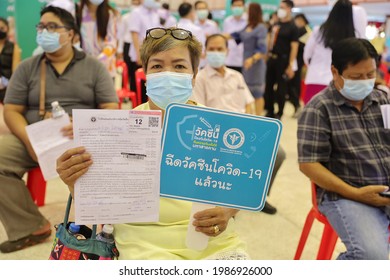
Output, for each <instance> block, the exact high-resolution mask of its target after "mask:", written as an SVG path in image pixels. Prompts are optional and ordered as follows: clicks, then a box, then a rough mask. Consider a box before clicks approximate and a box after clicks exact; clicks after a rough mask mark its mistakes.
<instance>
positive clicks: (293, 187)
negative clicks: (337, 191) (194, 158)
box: [0, 104, 344, 260]
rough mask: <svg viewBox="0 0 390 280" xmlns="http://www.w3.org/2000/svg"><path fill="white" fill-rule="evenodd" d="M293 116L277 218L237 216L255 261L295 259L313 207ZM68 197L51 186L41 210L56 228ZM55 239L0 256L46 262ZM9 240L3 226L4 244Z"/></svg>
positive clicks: (274, 199)
mask: <svg viewBox="0 0 390 280" xmlns="http://www.w3.org/2000/svg"><path fill="white" fill-rule="evenodd" d="M292 115H293V107H292V106H291V105H290V104H287V105H286V109H285V115H284V116H283V118H282V122H283V125H284V126H283V133H282V138H281V145H282V146H283V148H284V149H285V151H286V153H287V158H286V160H285V162H284V163H283V165H282V167H281V169H280V171H279V173H278V175H277V177H276V179H275V181H274V185H273V187H272V191H271V194H270V197H269V202H270V203H271V204H272V205H274V206H276V207H277V209H278V212H277V213H276V214H275V215H268V214H264V213H258V212H248V211H241V212H240V213H239V214H238V216H237V224H238V230H239V232H240V234H241V236H242V238H243V239H244V240H245V241H247V243H248V251H249V254H250V255H251V257H252V259H256V260H291V259H293V257H294V254H295V250H296V247H297V244H298V239H299V237H300V234H301V231H302V227H303V223H304V221H305V218H306V215H307V213H308V211H309V209H310V207H311V194H310V182H309V180H308V179H307V178H306V177H305V176H304V175H303V174H302V173H301V172H300V171H299V169H298V163H297V150H296V142H297V141H296V129H297V120H296V119H294V118H292ZM67 197H68V189H67V187H66V186H65V185H64V184H63V183H62V182H61V181H60V180H57V179H56V180H52V181H50V182H49V183H48V187H47V196H46V204H45V206H43V207H41V208H40V210H41V211H42V213H43V214H44V215H45V216H46V217H47V218H48V219H49V220H50V222H51V223H52V225H54V224H57V223H60V222H61V221H62V219H63V212H64V210H65V204H66V201H67ZM322 229H323V226H322V224H320V223H318V222H314V225H313V228H312V231H311V233H310V236H309V239H308V241H307V244H306V247H305V249H304V252H303V254H302V259H306V260H310V259H315V257H316V253H317V250H318V246H319V242H320V237H321V233H322ZM53 238H54V232H53V233H52V238H50V239H48V241H47V242H45V243H42V244H40V245H36V246H33V247H31V248H27V249H24V250H21V251H18V252H15V253H10V254H1V253H0V259H7V260H16V259H21V260H45V259H47V258H48V256H49V253H50V249H51V243H52V240H53ZM6 239H7V238H6V235H5V232H4V230H3V228H2V226H1V225H0V242H3V241H5V240H6ZM343 250H344V246H343V245H342V244H341V243H340V241H338V243H337V245H336V249H335V252H334V254H333V258H335V257H336V256H337V254H338V253H339V252H341V251H343Z"/></svg>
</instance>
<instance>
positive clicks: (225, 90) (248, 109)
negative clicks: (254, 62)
mask: <svg viewBox="0 0 390 280" xmlns="http://www.w3.org/2000/svg"><path fill="white" fill-rule="evenodd" d="M227 53H228V46H227V41H226V39H225V37H223V35H221V34H214V35H211V36H210V37H208V39H207V41H206V61H207V64H206V66H205V67H204V68H203V69H202V70H200V71H199V73H198V75H197V76H196V81H195V87H194V91H193V92H194V93H193V98H194V101H196V102H199V103H200V104H203V105H205V106H208V107H213V108H217V109H223V110H229V111H233V112H238V113H248V114H251V113H253V108H252V107H253V105H254V103H253V102H254V98H253V96H252V94H251V92H250V91H249V89H248V86H247V85H246V83H245V80H244V77H243V76H242V74H241V73H239V72H237V71H236V70H233V69H230V68H227V67H226V66H225V59H226V55H227Z"/></svg>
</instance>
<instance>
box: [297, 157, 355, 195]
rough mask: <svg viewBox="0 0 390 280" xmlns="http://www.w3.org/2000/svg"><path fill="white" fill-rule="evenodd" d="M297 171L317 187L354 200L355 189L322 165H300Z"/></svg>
mask: <svg viewBox="0 0 390 280" xmlns="http://www.w3.org/2000/svg"><path fill="white" fill-rule="evenodd" d="M299 169H300V170H301V172H302V173H304V174H305V175H306V176H307V177H309V178H310V180H311V181H313V182H314V183H315V184H316V185H317V186H319V187H321V188H323V189H325V190H327V191H331V192H335V193H338V194H340V195H341V196H343V197H345V198H349V199H353V200H355V198H356V190H357V188H356V187H353V186H351V185H349V184H347V183H346V182H344V181H343V180H341V179H340V178H339V177H337V176H336V175H335V174H334V173H332V172H331V171H330V170H329V169H327V168H326V167H324V166H323V165H322V164H320V163H318V162H313V163H300V164H299Z"/></svg>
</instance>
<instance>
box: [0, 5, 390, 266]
mask: <svg viewBox="0 0 390 280" xmlns="http://www.w3.org/2000/svg"><path fill="white" fill-rule="evenodd" d="M65 4H66V5H65ZM246 4H247V3H245V1H244V0H232V1H231V11H232V14H231V15H230V16H228V17H226V18H225V19H224V21H223V23H222V24H221V25H219V24H217V23H216V22H215V21H213V20H212V13H211V11H210V9H209V6H208V3H207V1H197V2H196V3H195V4H194V5H192V4H190V3H187V2H183V3H182V4H180V5H179V7H178V10H177V12H178V17H177V18H176V17H174V16H173V15H172V11H171V10H170V7H169V5H168V4H166V3H163V4H162V3H160V1H158V0H133V1H132V5H131V11H129V12H128V13H126V14H124V15H122V16H121V15H120V14H119V13H118V12H117V11H116V10H115V9H114V8H113V7H112V6H111V5H110V4H109V1H108V0H81V1H79V3H78V4H74V3H73V1H70V0H62V1H59V0H55V1H53V2H50V3H49V4H48V5H47V6H46V7H45V8H43V9H42V11H41V12H40V21H39V23H38V24H37V26H36V29H37V44H38V47H39V49H38V50H37V51H35V52H34V55H33V56H32V57H30V58H28V59H26V60H25V61H22V62H20V53H19V50H18V46H17V44H14V43H11V42H10V41H9V40H7V32H8V24H7V21H6V20H3V19H0V76H1V77H0V78H1V80H0V97H1V98H2V99H1V100H0V101H1V102H2V103H4V119H5V122H6V124H7V126H8V128H9V130H10V132H11V133H9V134H6V135H3V136H2V137H1V138H0V185H1V190H2V191H1V192H0V221H1V223H2V224H3V226H4V228H5V231H6V233H7V235H8V238H9V240H8V241H5V242H3V243H1V244H0V251H1V252H2V253H7V252H13V251H17V250H20V249H23V248H25V247H28V246H32V245H35V244H38V243H40V242H43V241H45V240H46V239H47V238H48V237H49V236H50V235H51V227H52V226H51V225H50V223H49V221H48V220H47V219H46V218H45V217H44V216H43V215H42V214H41V213H40V211H39V209H38V207H37V206H36V205H35V204H34V202H33V201H32V199H31V196H30V194H29V192H28V190H27V188H26V187H25V183H24V181H23V175H24V174H25V172H26V171H28V170H29V169H31V168H34V167H36V166H38V163H37V156H36V154H35V152H34V150H33V148H32V146H31V143H30V141H29V139H28V137H27V133H26V131H25V126H26V125H28V124H31V123H34V122H37V121H39V120H42V119H45V118H49V117H50V113H45V114H41V112H40V110H39V109H40V100H41V97H40V96H42V92H43V93H44V94H45V96H46V97H45V106H46V108H45V109H46V110H48V108H49V107H50V104H51V102H52V101H59V102H60V104H61V105H62V106H63V107H64V109H65V110H66V111H67V112H68V113H69V114H70V115H71V113H72V109H77V108H84V109H88V108H89V109H117V108H118V98H117V96H116V92H115V88H114V84H113V79H114V78H115V74H116V62H117V60H124V61H125V63H126V64H127V67H128V69H129V71H128V72H129V80H130V87H131V89H132V90H133V91H135V72H136V71H137V69H140V68H141V69H142V70H143V71H144V73H145V75H146V86H145V89H144V90H143V96H142V103H143V104H141V105H140V106H138V107H137V108H134V109H136V110H149V109H158V110H165V108H166V106H167V104H168V103H170V102H178V100H176V99H175V97H176V96H179V94H178V93H179V92H180V91H183V92H184V91H185V93H186V101H185V102H188V103H190V104H193V105H196V106H208V107H214V108H218V109H223V110H229V111H233V112H239V113H246V114H255V115H258V116H266V117H269V118H276V119H282V117H283V115H284V107H285V103H286V101H289V102H291V103H292V105H293V106H294V109H295V110H294V117H296V118H298V134H297V135H298V156H299V158H298V161H299V164H300V169H301V171H302V172H303V173H304V174H305V175H306V176H307V177H308V178H310V180H311V181H312V182H314V183H315V184H316V185H317V188H318V192H317V193H318V201H319V203H318V205H319V208H320V210H321V211H322V212H323V213H324V215H326V216H327V218H328V219H329V222H330V223H331V225H332V226H333V227H334V229H335V230H336V232H337V234H338V236H339V237H340V238H341V240H342V242H343V243H344V244H345V245H346V247H347V251H346V252H345V253H343V254H341V255H340V256H339V258H340V259H387V258H388V256H389V248H388V237H389V232H388V226H389V221H390V206H389V205H390V198H386V197H382V196H381V193H382V192H385V191H386V190H388V188H389V186H390V181H389V178H390V173H389V172H390V166H389V163H390V149H389V147H390V145H389V141H390V138H389V137H390V134H389V129H385V128H384V127H383V120H382V119H381V108H380V107H381V105H384V104H389V103H390V97H389V96H388V95H387V94H386V93H384V92H383V91H378V90H376V89H375V87H376V77H377V72H378V71H377V69H378V68H379V67H378V65H379V63H381V61H379V60H378V54H377V51H376V50H375V48H374V47H373V46H372V45H371V44H370V43H369V42H368V41H367V40H365V39H363V38H364V37H365V35H364V34H365V32H364V28H365V26H366V25H367V22H366V21H367V19H366V15H365V13H364V10H362V8H360V7H355V6H354V5H352V3H351V2H350V1H349V0H338V1H337V2H336V3H335V4H334V6H333V8H332V10H331V11H330V13H329V15H328V17H327V19H326V21H325V22H324V23H323V24H321V25H320V26H318V27H314V28H313V29H312V28H311V27H310V24H309V21H308V20H307V18H306V17H305V15H304V14H296V15H294V14H293V12H292V9H293V7H294V2H293V1H291V0H282V1H281V2H280V5H279V8H278V10H277V11H276V12H275V13H274V14H272V15H271V16H270V17H269V21H265V20H264V15H263V10H262V7H261V4H257V3H250V4H249V5H246ZM334 30H337V32H334ZM4 34H5V35H4ZM303 69H306V71H303ZM303 72H307V73H306V78H305V84H306V86H305V88H306V89H305V91H303V90H302V89H301V80H302V73H303ZM155 73H159V75H157V76H156V75H154V74H155ZM178 76H179V77H182V78H181V79H182V80H183V83H180V85H178V86H177V87H176V88H175V87H172V91H173V93H172V94H171V96H170V97H169V98H168V97H164V96H161V94H160V93H159V92H158V90H157V91H156V89H155V88H151V87H150V84H151V83H149V84H148V82H147V81H148V80H150V81H151V80H153V79H159V81H158V82H159V84H161V85H164V84H167V85H168V83H170V81H171V80H172V79H174V78H175V79H176V80H175V81H176V83H179V82H178V79H177V77H178ZM42 77H44V79H45V83H42V79H43V78H42ZM188 80H190V82H188ZM42 84H43V85H46V86H45V87H44V88H43V89H42V88H41V86H42ZM382 86H383V85H382ZM384 88H386V86H384ZM174 93H177V94H174ZM3 95H4V96H5V97H4V96H3ZM3 98H4V100H3ZM167 98H168V99H167ZM182 99H183V93H181V94H180V102H183V100H182ZM302 99H303V101H301V100H302ZM161 100H163V101H164V102H162V101H161ZM63 133H64V135H66V136H68V137H70V138H71V137H72V136H73V128H72V125H71V124H69V125H68V126H67V127H64V129H63ZM285 157H286V154H285V152H284V150H283V148H282V147H280V148H279V151H278V155H277V158H276V162H275V168H274V171H273V174H272V178H271V185H272V183H273V181H274V178H275V176H276V174H277V172H278V170H279V168H280V166H281V165H282V163H283V160H284V159H285ZM91 164H93V162H92V160H91V155H90V154H89V153H88V151H85V149H83V148H82V147H78V148H73V149H70V150H68V151H67V152H65V153H64V154H63V155H62V156H61V157H60V158H59V159H58V160H57V172H58V174H59V176H60V178H61V179H62V180H63V181H64V182H65V183H66V184H67V185H68V186H69V189H70V192H71V193H73V192H74V185H75V181H76V180H77V179H78V178H79V177H80V176H82V175H83V174H84V173H85V172H87V170H88V168H89V167H90V166H91ZM190 209H191V203H189V202H185V201H179V202H178V201H176V200H172V199H168V198H161V200H160V213H162V215H161V216H160V221H159V222H157V223H148V224H137V223H131V224H118V225H115V235H116V236H115V238H116V243H117V247H118V249H119V251H120V256H121V258H123V259H250V256H249V255H248V254H247V253H246V245H245V243H244V242H243V241H242V240H241V239H240V237H239V236H238V235H237V234H236V231H235V229H234V224H235V221H234V218H235V215H236V214H237V211H238V210H235V209H230V208H224V207H212V208H210V209H207V210H204V211H201V212H198V213H196V214H195V216H194V218H195V220H194V226H196V230H197V231H199V232H202V233H204V234H206V235H208V236H210V237H211V239H210V241H209V245H208V246H207V248H206V249H205V250H202V251H196V250H192V249H189V248H187V247H186V245H185V234H186V228H187V227H188V220H189V216H188V215H189V212H190ZM263 211H264V212H265V213H268V214H275V213H276V208H275V207H273V206H272V205H270V204H269V202H267V203H266V206H265V207H264V209H263ZM179 212H180V214H175V215H172V213H179ZM361 217H364V219H361ZM15 221H18V222H17V223H15ZM367 225H369V228H370V233H369V234H368V235H367V230H366V227H367ZM216 229H218V230H216ZM172 235H174V236H176V238H174V239H172V238H171V237H172ZM141 240H142V242H141Z"/></svg>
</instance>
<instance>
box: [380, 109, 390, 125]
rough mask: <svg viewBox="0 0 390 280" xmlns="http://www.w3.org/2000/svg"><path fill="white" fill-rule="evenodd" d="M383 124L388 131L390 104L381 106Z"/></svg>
mask: <svg viewBox="0 0 390 280" xmlns="http://www.w3.org/2000/svg"><path fill="white" fill-rule="evenodd" d="M381 111H382V118H383V124H384V126H385V128H386V129H390V104H386V105H381Z"/></svg>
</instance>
